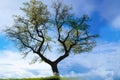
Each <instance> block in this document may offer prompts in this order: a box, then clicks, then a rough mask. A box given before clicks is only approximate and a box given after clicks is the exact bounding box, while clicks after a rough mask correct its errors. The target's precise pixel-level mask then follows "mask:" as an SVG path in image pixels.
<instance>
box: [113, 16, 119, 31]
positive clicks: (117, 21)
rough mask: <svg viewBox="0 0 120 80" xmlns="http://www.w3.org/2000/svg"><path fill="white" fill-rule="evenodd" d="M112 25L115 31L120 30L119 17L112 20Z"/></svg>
mask: <svg viewBox="0 0 120 80" xmlns="http://www.w3.org/2000/svg"><path fill="white" fill-rule="evenodd" d="M112 25H113V26H114V27H115V28H116V29H119V28H120V16H117V17H116V18H115V19H114V20H113V22H112Z"/></svg>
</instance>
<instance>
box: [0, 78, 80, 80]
mask: <svg viewBox="0 0 120 80" xmlns="http://www.w3.org/2000/svg"><path fill="white" fill-rule="evenodd" d="M0 80H80V79H77V78H65V77H64V78H63V77H61V78H60V79H59V78H57V77H46V78H19V79H17V78H8V79H0Z"/></svg>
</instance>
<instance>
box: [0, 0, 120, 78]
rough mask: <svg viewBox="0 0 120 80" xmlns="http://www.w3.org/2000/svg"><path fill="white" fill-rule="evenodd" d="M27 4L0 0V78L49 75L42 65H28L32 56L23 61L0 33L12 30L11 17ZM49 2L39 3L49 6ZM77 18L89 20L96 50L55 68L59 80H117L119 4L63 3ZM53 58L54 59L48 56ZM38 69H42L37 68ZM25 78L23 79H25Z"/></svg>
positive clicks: (107, 0) (102, 0) (99, 0)
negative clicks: (64, 78)
mask: <svg viewBox="0 0 120 80" xmlns="http://www.w3.org/2000/svg"><path fill="white" fill-rule="evenodd" d="M26 1H28V0H2V1H1V3H0V78H8V77H14V78H17V77H41V76H49V75H52V72H51V69H50V66H49V65H47V64H45V63H36V64H33V65H29V62H30V59H31V57H32V56H28V57H27V58H25V59H23V58H22V56H21V55H20V54H21V53H20V52H18V51H17V49H16V46H14V45H13V43H12V42H11V41H9V40H8V39H7V37H6V36H5V34H4V32H3V31H2V30H3V29H4V28H5V26H12V24H13V15H15V14H16V15H22V14H23V13H22V11H20V9H19V8H20V7H22V3H23V2H26ZM52 1H53V0H49V1H48V0H43V2H44V3H46V4H47V5H50V4H51V2H52ZM64 3H66V4H68V5H72V6H73V12H74V13H75V14H76V15H77V16H78V17H79V16H81V15H83V14H87V15H89V17H90V18H91V22H90V23H89V24H90V25H91V30H92V31H93V33H98V34H99V35H100V37H99V38H98V39H97V46H96V47H95V48H94V49H93V51H91V52H89V53H83V54H80V55H74V57H73V55H71V56H70V57H68V58H67V59H65V60H64V61H62V62H61V63H60V64H59V69H60V73H61V75H62V76H75V77H76V76H77V77H80V78H83V79H85V80H98V79H99V80H119V79H120V49H119V48H120V10H119V8H120V5H119V3H120V1H119V0H114V1H113V0H65V1H64ZM49 56H50V57H52V58H54V57H56V56H57V55H49ZM41 65H42V66H41ZM26 74H27V75H26Z"/></svg>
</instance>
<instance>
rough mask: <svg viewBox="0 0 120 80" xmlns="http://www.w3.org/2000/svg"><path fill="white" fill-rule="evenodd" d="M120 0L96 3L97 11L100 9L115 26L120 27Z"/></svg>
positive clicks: (103, 16)
mask: <svg viewBox="0 0 120 80" xmlns="http://www.w3.org/2000/svg"><path fill="white" fill-rule="evenodd" d="M119 3H120V1H119V0H114V1H113V0H102V1H101V2H99V4H96V5H95V6H96V9H95V11H98V12H99V14H100V15H101V17H102V18H103V19H104V20H105V21H107V22H108V23H109V24H110V25H112V27H113V28H118V29H120V22H119V21H120V19H119V18H120V17H119V16H120V15H119V14H120V10H119V7H120V5H119Z"/></svg>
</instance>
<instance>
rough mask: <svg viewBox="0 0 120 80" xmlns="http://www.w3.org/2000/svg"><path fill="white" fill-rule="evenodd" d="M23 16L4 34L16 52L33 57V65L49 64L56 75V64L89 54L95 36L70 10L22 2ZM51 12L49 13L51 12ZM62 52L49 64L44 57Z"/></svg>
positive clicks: (33, 1) (83, 19)
mask: <svg viewBox="0 0 120 80" xmlns="http://www.w3.org/2000/svg"><path fill="white" fill-rule="evenodd" d="M23 4H24V7H23V8H21V10H22V11H23V12H24V13H25V15H24V16H20V15H16V16H15V19H14V25H13V26H12V27H10V28H7V29H6V30H5V31H6V33H7V35H8V36H9V38H10V39H12V40H14V41H15V43H16V44H17V46H18V47H19V49H20V50H21V51H22V52H23V53H24V55H25V56H27V55H28V54H29V53H34V54H37V55H38V56H37V57H35V59H34V60H33V62H36V61H38V60H40V59H41V60H42V61H44V62H46V63H48V64H49V65H51V67H52V70H53V73H55V75H59V71H58V69H57V64H58V63H59V62H60V61H62V60H63V59H65V58H66V57H68V56H69V55H70V54H71V53H72V54H80V53H82V52H88V51H91V50H92V48H93V47H95V38H96V35H95V34H93V35H92V34H90V33H89V27H90V26H89V25H88V21H89V17H88V16H87V15H83V16H82V17H77V16H75V15H74V14H73V13H71V10H72V8H71V7H69V6H67V5H65V4H63V3H62V2H56V3H53V5H52V8H51V10H49V9H48V7H47V5H45V4H43V2H42V1H40V0H30V2H26V3H23ZM52 11H53V12H52ZM55 44H57V46H54V45H55ZM51 47H57V51H58V52H60V53H63V54H62V55H61V56H59V57H58V58H57V59H56V60H54V61H52V60H50V59H49V58H47V57H46V56H45V55H47V54H48V53H51V51H53V52H54V53H55V54H56V53H58V52H55V51H54V50H52V49H53V48H51Z"/></svg>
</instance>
